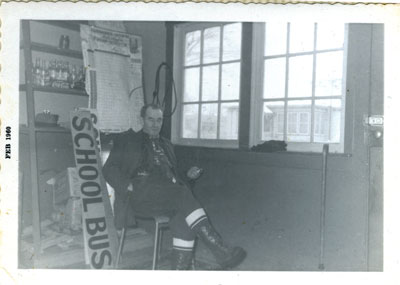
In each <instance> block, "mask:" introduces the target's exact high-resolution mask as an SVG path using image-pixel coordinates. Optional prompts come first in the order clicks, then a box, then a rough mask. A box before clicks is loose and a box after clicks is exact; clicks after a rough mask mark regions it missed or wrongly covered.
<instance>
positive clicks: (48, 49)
mask: <svg viewBox="0 0 400 285" xmlns="http://www.w3.org/2000/svg"><path fill="white" fill-rule="evenodd" d="M20 48H21V49H23V44H21V46H20ZM30 48H31V50H33V51H39V52H45V53H50V54H56V55H60V56H67V57H73V58H78V59H83V55H82V52H81V51H77V50H72V49H61V48H58V47H56V46H51V45H46V44H42V43H37V42H31V44H30Z"/></svg>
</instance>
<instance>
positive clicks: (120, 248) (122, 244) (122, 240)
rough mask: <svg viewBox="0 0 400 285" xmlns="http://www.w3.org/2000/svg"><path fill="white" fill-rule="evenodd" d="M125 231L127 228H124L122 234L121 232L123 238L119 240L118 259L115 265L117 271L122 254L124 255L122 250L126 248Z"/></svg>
mask: <svg viewBox="0 0 400 285" xmlns="http://www.w3.org/2000/svg"><path fill="white" fill-rule="evenodd" d="M125 231H126V228H123V229H122V232H121V237H120V239H119V245H118V252H117V258H116V260H115V265H114V268H115V269H117V268H118V265H119V261H120V259H121V254H122V250H123V247H124V241H125Z"/></svg>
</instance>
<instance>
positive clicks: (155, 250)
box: [151, 223, 160, 270]
mask: <svg viewBox="0 0 400 285" xmlns="http://www.w3.org/2000/svg"><path fill="white" fill-rule="evenodd" d="M159 238H160V226H159V224H158V223H156V229H155V233H154V249H153V265H152V268H151V269H152V270H156V269H157V261H158V260H157V258H158V256H157V255H158V254H157V253H158V244H159V241H158V240H159Z"/></svg>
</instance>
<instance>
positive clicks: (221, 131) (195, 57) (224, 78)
mask: <svg viewBox="0 0 400 285" xmlns="http://www.w3.org/2000/svg"><path fill="white" fill-rule="evenodd" d="M249 25H251V27H252V28H251V30H252V33H251V35H252V36H251V38H252V41H250V42H252V45H248V44H246V43H245V42H244V43H242V39H241V37H242V29H243V30H244V31H247V30H248V29H249V28H248V27H249ZM346 29H347V28H346V26H345V25H344V24H325V23H324V24H321V23H253V24H249V23H247V24H241V23H188V24H181V25H177V26H175V42H174V76H175V80H176V82H177V87H178V94H179V95H180V96H179V102H178V103H179V108H178V112H177V114H176V115H175V117H174V120H175V121H174V123H173V125H172V128H173V129H172V131H173V134H172V138H173V141H174V143H178V144H188V145H199V146H218V147H238V145H239V142H238V139H239V133H238V132H239V119H240V122H243V120H244V119H246V118H239V114H242V115H243V114H244V115H248V116H249V118H247V119H248V122H250V123H249V125H250V130H246V129H244V128H242V129H241V132H248V133H243V134H241V136H240V137H246V136H245V135H247V137H250V145H249V147H251V146H252V145H256V144H259V143H262V142H264V141H268V140H284V141H286V142H287V143H288V150H293V151H318V152H320V151H321V149H322V144H324V143H329V144H330V150H331V151H332V152H343V146H344V113H345V112H344V110H345V109H344V108H345V92H344V91H345V77H346V74H345V67H346V60H347V58H346V56H347V55H346V53H347V50H346V44H347V39H346V34H347V31H346ZM247 35H248V34H246V33H244V36H246V37H247ZM242 48H243V51H242ZM250 52H251V54H252V57H251V64H250V63H249V59H248V58H247V57H246V58H244V59H242V58H241V54H242V53H243V54H244V55H246V54H249V53H250ZM245 63H246V64H247V63H249V66H251V71H252V72H251V79H248V78H250V76H249V77H246V76H245V75H246V74H243V76H242V74H241V65H242V64H243V70H245V69H246V67H247V65H246V66H245V65H244V64H245ZM241 77H243V78H241ZM244 78H246V79H244ZM241 81H242V82H243V84H248V85H249V86H251V87H250V89H251V92H250V91H249V93H251V94H248V96H251V100H252V105H251V109H250V107H248V104H247V105H246V104H243V102H242V105H240V98H242V99H243V98H245V97H243V96H247V94H244V95H242V97H241V94H240V91H241V89H240V88H241V86H240V82H241ZM247 81H251V82H247ZM243 88H244V89H245V88H247V87H246V86H244V87H243ZM241 106H242V108H246V110H244V111H243V110H242V111H243V112H239V110H240V107H241ZM247 109H249V110H247ZM244 121H246V120H244ZM245 125H246V124H244V126H245ZM242 135H243V136H242ZM246 143H247V142H246ZM240 145H243V142H241V144H240Z"/></svg>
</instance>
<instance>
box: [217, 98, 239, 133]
mask: <svg viewBox="0 0 400 285" xmlns="http://www.w3.org/2000/svg"><path fill="white" fill-rule="evenodd" d="M220 121H221V124H220V129H219V133H220V135H219V136H220V139H232V140H233V139H234V140H236V139H238V129H239V103H223V104H221V119H220Z"/></svg>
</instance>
